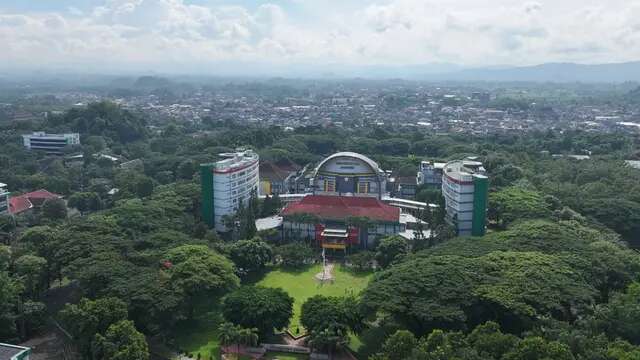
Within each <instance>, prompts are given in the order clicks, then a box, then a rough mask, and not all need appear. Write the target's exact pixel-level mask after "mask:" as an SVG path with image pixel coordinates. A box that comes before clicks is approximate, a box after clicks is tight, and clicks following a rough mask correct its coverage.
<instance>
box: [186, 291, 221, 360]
mask: <svg viewBox="0 0 640 360" xmlns="http://www.w3.org/2000/svg"><path fill="white" fill-rule="evenodd" d="M196 314H198V315H197V316H196V319H194V320H193V321H189V322H184V323H182V324H180V325H179V326H178V328H177V329H176V333H175V340H176V344H177V346H178V347H179V348H180V349H182V350H185V351H187V352H189V353H191V354H193V356H194V357H197V355H198V353H200V356H201V359H203V360H208V359H209V358H210V357H213V359H220V342H219V340H218V326H219V325H220V323H221V322H222V321H223V319H222V314H221V313H220V309H219V307H218V306H217V304H212V305H211V306H210V307H209V308H206V307H204V306H201V307H199V308H198V309H197V311H196Z"/></svg>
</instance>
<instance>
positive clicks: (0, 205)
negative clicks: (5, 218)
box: [0, 183, 9, 214]
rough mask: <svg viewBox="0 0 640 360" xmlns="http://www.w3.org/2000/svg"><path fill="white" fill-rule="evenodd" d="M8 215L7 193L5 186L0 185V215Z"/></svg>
mask: <svg viewBox="0 0 640 360" xmlns="http://www.w3.org/2000/svg"><path fill="white" fill-rule="evenodd" d="M7 213H9V191H8V190H7V184H3V183H0V214H7Z"/></svg>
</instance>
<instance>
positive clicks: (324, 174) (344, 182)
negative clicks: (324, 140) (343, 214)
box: [311, 152, 387, 199]
mask: <svg viewBox="0 0 640 360" xmlns="http://www.w3.org/2000/svg"><path fill="white" fill-rule="evenodd" d="M386 181H387V176H386V174H385V172H384V171H382V170H381V169H380V168H379V167H378V164H377V163H376V162H375V161H373V160H371V159H369V158H368V157H366V156H364V155H361V154H357V153H353V152H339V153H336V154H333V155H331V156H329V157H328V158H326V159H324V160H323V161H321V162H320V164H318V166H317V167H316V169H315V171H314V174H313V179H312V180H311V183H312V191H313V194H314V195H333V196H361V197H375V198H378V199H381V198H382V197H383V196H385V195H387V194H386Z"/></svg>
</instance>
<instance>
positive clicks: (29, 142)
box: [22, 131, 80, 155]
mask: <svg viewBox="0 0 640 360" xmlns="http://www.w3.org/2000/svg"><path fill="white" fill-rule="evenodd" d="M22 140H23V143H24V146H25V147H26V148H27V149H29V150H42V151H46V152H47V154H53V155H58V154H61V153H62V150H63V149H64V148H65V147H67V146H73V145H80V134H78V133H69V134H47V133H45V132H43V131H37V132H34V133H32V134H26V135H22Z"/></svg>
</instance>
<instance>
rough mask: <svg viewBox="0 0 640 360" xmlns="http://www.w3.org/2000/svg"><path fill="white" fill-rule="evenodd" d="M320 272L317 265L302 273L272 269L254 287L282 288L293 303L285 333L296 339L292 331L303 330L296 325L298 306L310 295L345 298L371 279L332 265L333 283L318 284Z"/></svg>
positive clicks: (356, 291) (297, 321)
mask: <svg viewBox="0 0 640 360" xmlns="http://www.w3.org/2000/svg"><path fill="white" fill-rule="evenodd" d="M321 271H322V266H321V265H313V266H310V267H308V268H306V269H303V270H300V271H295V270H284V269H276V270H273V271H271V272H269V273H267V274H266V275H265V276H264V278H262V280H260V281H259V282H258V283H257V285H261V286H266V287H274V288H282V289H283V290H284V291H286V292H287V293H289V295H290V296H291V297H293V298H294V299H295V302H294V304H293V318H292V319H291V323H290V325H289V330H290V331H291V333H292V334H294V335H296V329H297V328H298V327H299V328H300V333H302V332H303V327H302V325H301V324H300V309H301V308H302V304H303V303H304V302H305V301H306V300H307V299H308V298H310V297H312V296H314V295H325V296H345V295H349V294H358V293H360V291H362V290H363V289H364V288H365V287H366V286H367V283H368V282H369V280H370V279H371V274H370V273H366V274H355V273H353V272H351V271H348V270H345V269H343V268H342V266H339V265H336V267H335V268H334V269H333V276H334V278H335V281H334V282H333V283H325V284H320V283H319V282H318V281H317V280H316V279H315V275H316V274H317V273H319V272H321Z"/></svg>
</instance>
